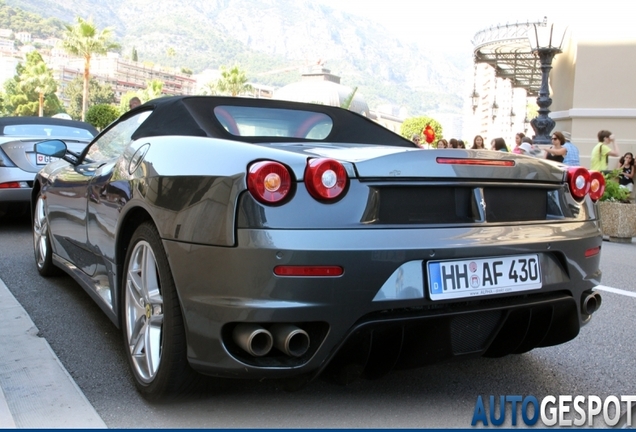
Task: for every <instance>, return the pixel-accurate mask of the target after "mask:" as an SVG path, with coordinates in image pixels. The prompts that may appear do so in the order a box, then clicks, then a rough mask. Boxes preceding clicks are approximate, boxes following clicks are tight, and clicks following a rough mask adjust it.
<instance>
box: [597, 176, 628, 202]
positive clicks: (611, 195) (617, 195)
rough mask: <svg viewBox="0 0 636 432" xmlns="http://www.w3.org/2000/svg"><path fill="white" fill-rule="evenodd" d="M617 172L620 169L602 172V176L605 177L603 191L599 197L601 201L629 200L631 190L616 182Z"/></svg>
mask: <svg viewBox="0 0 636 432" xmlns="http://www.w3.org/2000/svg"><path fill="white" fill-rule="evenodd" d="M619 174H620V169H615V170H614V171H611V172H608V173H606V174H603V177H605V192H604V193H603V196H602V197H601V201H618V202H624V203H628V202H629V200H630V195H631V192H630V191H629V189H627V188H626V187H624V186H621V185H620V184H618V176H619Z"/></svg>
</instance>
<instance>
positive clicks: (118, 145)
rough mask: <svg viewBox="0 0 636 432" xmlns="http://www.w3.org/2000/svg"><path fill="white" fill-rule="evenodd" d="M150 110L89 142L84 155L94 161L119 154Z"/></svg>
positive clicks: (107, 158)
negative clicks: (89, 145) (89, 144)
mask: <svg viewBox="0 0 636 432" xmlns="http://www.w3.org/2000/svg"><path fill="white" fill-rule="evenodd" d="M151 113H152V111H144V112H141V113H139V114H137V115H136V116H133V117H130V118H129V119H127V120H124V121H123V122H120V123H118V124H116V125H115V126H113V127H112V128H111V129H110V130H108V132H106V133H105V134H104V135H102V136H101V137H100V138H99V139H98V140H97V141H95V142H94V143H93V144H91V147H90V148H89V149H88V153H87V154H86V157H87V158H88V159H90V160H91V161H94V162H99V161H106V160H110V159H113V158H116V157H118V156H119V155H121V154H122V153H123V152H124V150H125V149H126V147H127V146H128V144H130V141H131V140H132V138H131V136H132V134H133V133H134V132H135V131H136V130H137V128H138V127H139V126H140V125H141V124H142V123H143V122H144V121H145V120H146V119H147V118H148V116H149V115H150V114H151Z"/></svg>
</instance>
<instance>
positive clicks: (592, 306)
mask: <svg viewBox="0 0 636 432" xmlns="http://www.w3.org/2000/svg"><path fill="white" fill-rule="evenodd" d="M601 301H602V299H601V295H600V294H599V293H598V292H592V293H590V294H586V295H584V297H583V301H582V302H581V312H582V313H583V314H585V315H592V314H593V313H594V312H596V311H597V310H598V309H599V308H600V307H601Z"/></svg>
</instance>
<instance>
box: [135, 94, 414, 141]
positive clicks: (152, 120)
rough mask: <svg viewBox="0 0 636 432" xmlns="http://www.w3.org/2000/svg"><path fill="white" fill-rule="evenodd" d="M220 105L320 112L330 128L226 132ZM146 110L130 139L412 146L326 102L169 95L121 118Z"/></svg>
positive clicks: (357, 116)
mask: <svg viewBox="0 0 636 432" xmlns="http://www.w3.org/2000/svg"><path fill="white" fill-rule="evenodd" d="M219 106H241V107H252V108H274V109H276V108H277V109H286V110H299V111H306V112H313V113H322V114H326V115H327V116H329V117H330V118H331V120H332V122H333V127H332V128H331V131H330V132H329V133H328V135H326V136H325V137H324V138H323V139H308V138H294V137H280V136H238V135H236V134H232V133H230V132H228V130H227V129H226V128H225V127H224V126H223V125H222V124H221V123H220V122H219V120H218V119H217V116H216V115H215V113H214V108H215V107H219ZM147 109H152V110H153V112H152V114H151V115H150V116H149V117H148V118H147V119H146V120H145V121H144V122H143V123H142V124H141V126H140V127H139V128H138V129H137V130H136V131H135V133H134V134H133V135H132V138H133V139H139V138H143V137H150V136H162V135H186V136H207V137H215V138H222V139H228V140H233V141H242V142H253V143H266V142H303V141H311V142H316V141H320V142H346V143H357V144H382V145H394V146H404V147H413V146H414V145H415V144H413V143H412V142H411V141H409V140H407V139H405V138H403V137H401V136H400V135H398V134H396V133H394V132H392V131H390V130H388V129H386V128H385V127H383V126H381V125H379V124H377V123H375V122H373V121H372V120H369V119H368V118H366V117H364V116H361V115H359V114H356V113H354V112H353V111H349V110H346V109H343V108H338V107H332V106H326V105H317V104H308V103H300V102H290V101H281V100H271V99H249V98H242V97H225V96H171V97H162V98H158V99H153V100H151V101H149V102H146V103H145V104H143V105H141V106H139V107H137V108H135V109H133V110H131V111H129V112H128V113H126V114H124V117H128V116H132V115H134V114H135V113H139V112H141V111H143V110H147Z"/></svg>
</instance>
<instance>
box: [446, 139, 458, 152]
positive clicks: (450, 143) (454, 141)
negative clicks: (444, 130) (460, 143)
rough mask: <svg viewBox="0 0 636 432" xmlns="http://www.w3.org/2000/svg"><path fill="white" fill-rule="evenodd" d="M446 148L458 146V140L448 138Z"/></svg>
mask: <svg viewBox="0 0 636 432" xmlns="http://www.w3.org/2000/svg"><path fill="white" fill-rule="evenodd" d="M446 148H454V149H456V148H457V140H456V139H455V138H451V139H449V140H448V147H446Z"/></svg>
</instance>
